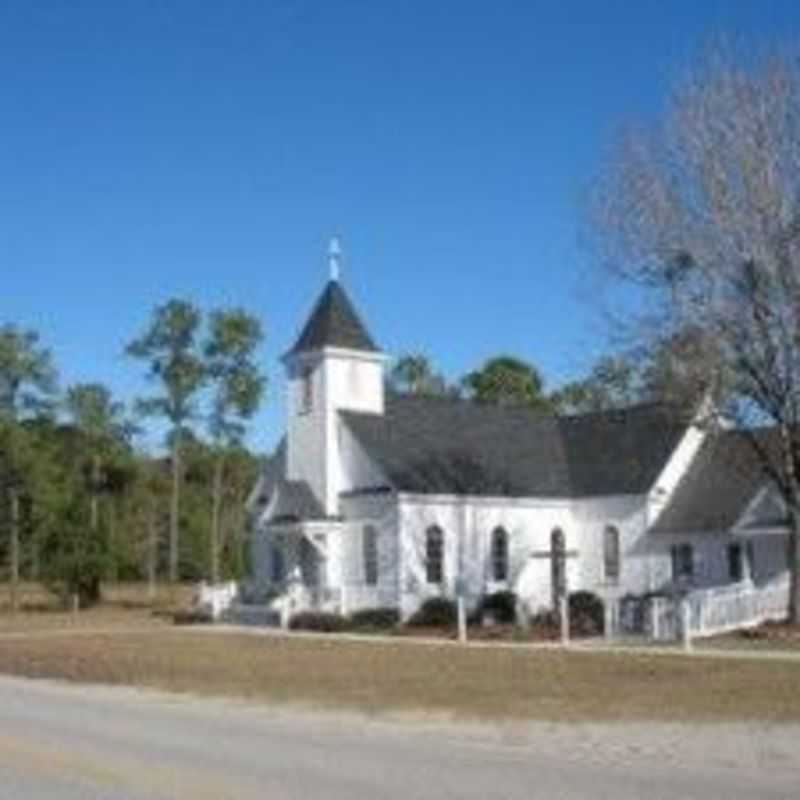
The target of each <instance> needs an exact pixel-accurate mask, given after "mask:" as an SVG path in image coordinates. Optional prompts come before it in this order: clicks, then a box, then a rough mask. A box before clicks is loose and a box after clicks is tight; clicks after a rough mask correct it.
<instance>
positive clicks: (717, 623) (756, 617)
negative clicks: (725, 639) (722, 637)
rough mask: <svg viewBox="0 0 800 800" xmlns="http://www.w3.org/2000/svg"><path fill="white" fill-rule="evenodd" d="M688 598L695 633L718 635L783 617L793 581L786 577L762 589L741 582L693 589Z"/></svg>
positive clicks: (692, 629)
mask: <svg viewBox="0 0 800 800" xmlns="http://www.w3.org/2000/svg"><path fill="white" fill-rule="evenodd" d="M688 601H689V607H690V609H691V616H690V619H691V633H692V635H693V636H714V635H715V634H718V633H725V632H726V631H731V630H735V629H736V628H745V627H748V626H754V625H760V624H761V623H762V622H767V621H768V620H778V619H783V617H785V616H786V608H787V605H788V602H789V581H788V579H784V580H781V581H779V582H776V583H774V584H770V585H768V586H764V587H761V588H759V587H756V586H753V585H752V584H750V583H741V584H735V585H733V586H724V587H719V588H714V589H702V590H698V591H694V592H691V593H690V594H689V597H688Z"/></svg>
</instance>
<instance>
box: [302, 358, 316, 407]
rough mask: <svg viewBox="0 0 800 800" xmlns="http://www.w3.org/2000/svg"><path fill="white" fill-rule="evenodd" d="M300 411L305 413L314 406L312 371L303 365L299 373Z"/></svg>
mask: <svg viewBox="0 0 800 800" xmlns="http://www.w3.org/2000/svg"><path fill="white" fill-rule="evenodd" d="M300 391H301V397H300V411H301V413H303V414H307V413H308V412H309V411H311V409H313V408H314V371H313V370H312V369H311V367H308V366H305V367H303V368H302V372H301V374H300Z"/></svg>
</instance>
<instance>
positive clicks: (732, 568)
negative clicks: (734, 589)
mask: <svg viewBox="0 0 800 800" xmlns="http://www.w3.org/2000/svg"><path fill="white" fill-rule="evenodd" d="M728 578H730V580H731V581H732V582H733V583H738V582H739V581H741V580H744V553H743V551H742V545H741V544H739V542H734V543H733V544H729V545H728Z"/></svg>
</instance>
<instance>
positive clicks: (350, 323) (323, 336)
mask: <svg viewBox="0 0 800 800" xmlns="http://www.w3.org/2000/svg"><path fill="white" fill-rule="evenodd" d="M323 347H344V348H348V349H350V350H365V351H368V352H378V348H377V347H376V346H375V343H374V342H373V340H372V337H371V336H370V335H369V333H368V332H367V329H366V328H365V327H364V324H363V323H362V322H361V319H360V318H359V316H358V314H357V313H356V310H355V308H353V304H352V303H351V302H350V298H349V297H348V296H347V294H346V293H345V291H344V289H342V287H341V286H340V285H339V282H338V281H329V282H328V285H327V286H326V287H325V290H324V291H323V292H322V295H321V296H320V298H319V300H318V301H317V304H316V305H315V306H314V310H313V311H312V312H311V316H310V317H309V320H308V322H307V323H306V325H305V327H304V328H303V330H302V332H301V333H300V336H299V337H298V339H297V342H295V345H294V347H293V348H292V349H291V350H290V351H289V352H290V353H307V352H309V351H313V350H321V349H322V348H323Z"/></svg>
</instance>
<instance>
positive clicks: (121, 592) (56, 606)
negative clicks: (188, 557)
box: [0, 583, 192, 633]
mask: <svg viewBox="0 0 800 800" xmlns="http://www.w3.org/2000/svg"><path fill="white" fill-rule="evenodd" d="M191 592H192V588H191V587H190V586H167V585H162V586H158V587H157V590H156V594H155V596H154V597H150V595H149V593H148V591H147V587H146V586H145V585H143V584H140V583H120V584H113V585H109V586H104V587H103V603H102V604H101V605H99V606H97V607H95V608H90V609H86V610H82V611H80V612H78V613H77V614H76V613H73V612H72V611H69V610H65V609H64V608H63V605H62V604H61V602H60V601H59V599H58V598H57V597H56V596H55V595H54V594H52V593H51V592H48V591H47V590H46V589H44V588H43V587H42V586H40V585H38V584H35V583H24V584H22V585H21V586H20V587H19V590H18V597H19V611H18V612H17V613H12V612H11V605H10V594H9V590H8V586H6V585H0V633H17V632H19V633H23V632H27V631H48V630H70V629H89V628H92V629H96V628H115V629H116V628H119V629H125V628H136V629H139V628H141V627H143V626H144V627H148V628H149V627H153V626H161V627H164V626H165V625H167V624H171V621H172V612H173V611H174V610H176V609H179V608H185V607H186V606H187V605H188V602H189V598H190V596H191Z"/></svg>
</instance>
